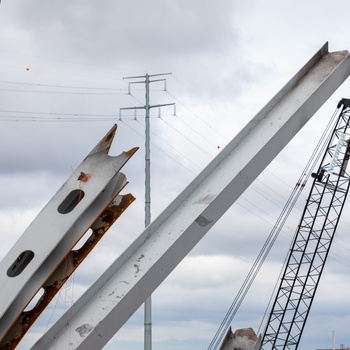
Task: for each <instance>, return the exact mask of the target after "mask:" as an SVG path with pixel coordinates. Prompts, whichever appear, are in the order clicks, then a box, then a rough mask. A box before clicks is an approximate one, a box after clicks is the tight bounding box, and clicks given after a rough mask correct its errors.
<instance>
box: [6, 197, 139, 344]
mask: <svg viewBox="0 0 350 350" xmlns="http://www.w3.org/2000/svg"><path fill="white" fill-rule="evenodd" d="M119 196H120V202H119V203H118V204H114V202H112V203H111V204H110V205H109V206H108V207H107V208H106V209H105V210H104V211H103V212H102V214H101V215H100V216H99V217H98V218H97V220H96V221H95V223H94V224H93V225H92V226H91V229H92V234H91V235H90V237H89V238H88V239H87V240H86V242H85V243H84V245H83V246H82V247H81V248H80V249H78V250H71V251H70V252H69V253H68V254H67V255H66V257H65V258H64V259H63V260H62V262H61V264H60V265H58V266H57V268H56V269H55V271H54V272H53V273H52V274H51V276H50V277H49V278H48V280H46V281H45V283H44V284H43V285H42V287H41V288H43V289H44V293H43V294H42V296H41V297H40V299H39V300H38V302H37V303H36V305H35V306H34V307H33V308H32V309H31V310H28V311H22V313H21V314H20V315H19V317H18V318H17V320H16V321H15V322H14V324H13V325H12V327H11V328H10V329H9V330H8V332H7V333H6V334H5V336H4V337H3V338H2V339H1V341H0V349H1V350H13V349H15V348H16V347H17V345H18V344H19V342H20V341H21V340H22V338H23V337H24V335H25V334H26V333H27V331H28V330H29V328H30V327H31V326H32V325H33V323H34V322H35V321H36V320H37V318H38V317H39V316H40V314H41V313H42V312H43V311H44V310H45V308H46V307H47V305H48V304H49V303H50V302H51V300H52V299H53V298H54V296H55V295H56V294H57V293H58V291H59V290H60V289H61V287H62V286H63V284H64V283H65V282H66V281H67V279H68V278H69V277H70V276H71V275H72V273H73V272H74V271H75V270H76V269H77V267H78V266H79V265H80V264H81V263H82V261H83V260H84V259H85V258H86V257H87V255H88V254H89V253H90V252H91V251H92V249H93V248H94V247H95V246H96V244H97V243H98V242H99V241H100V239H101V238H102V237H103V236H104V234H105V233H106V232H107V231H108V229H109V228H110V227H111V226H112V225H113V224H114V222H115V221H116V220H117V219H118V218H119V217H120V215H122V214H123V212H124V211H125V210H126V209H127V208H128V207H129V205H130V204H131V203H132V202H133V201H134V200H135V197H134V196H133V195H132V194H125V195H119Z"/></svg>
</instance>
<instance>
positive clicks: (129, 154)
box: [124, 147, 140, 157]
mask: <svg viewBox="0 0 350 350" xmlns="http://www.w3.org/2000/svg"><path fill="white" fill-rule="evenodd" d="M139 148H140V147H133V148H131V149H129V151H126V152H124V153H125V154H126V155H127V156H128V157H131V156H132V155H133V154H134V153H135V152H136V151H137V150H138V149H139Z"/></svg>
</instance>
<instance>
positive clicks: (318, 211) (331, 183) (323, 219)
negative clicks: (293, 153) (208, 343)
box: [262, 99, 350, 350]
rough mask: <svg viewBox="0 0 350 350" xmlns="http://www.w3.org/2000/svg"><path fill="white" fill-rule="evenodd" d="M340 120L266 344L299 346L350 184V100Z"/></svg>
mask: <svg viewBox="0 0 350 350" xmlns="http://www.w3.org/2000/svg"><path fill="white" fill-rule="evenodd" d="M338 109H339V110H338V114H339V116H338V120H337V123H336V126H335V128H334V130H332V134H331V135H330V136H331V137H330V140H329V144H328V147H327V149H326V151H325V154H324V156H323V159H322V162H321V165H320V166H319V169H318V171H317V173H313V174H312V175H313V177H314V180H313V184H312V187H311V190H310V193H309V197H308V199H307V201H306V205H305V208H304V211H303V214H302V218H301V221H300V224H299V226H298V229H297V231H296V234H295V237H294V240H293V243H292V246H291V248H290V251H289V254H288V258H287V262H286V266H285V270H284V273H283V276H282V278H281V281H280V285H279V288H278V291H277V295H276V298H275V300H274V303H273V306H272V311H271V313H270V315H269V319H268V322H267V327H266V330H265V332H264V335H263V337H262V348H263V349H264V350H267V349H288V350H295V349H297V348H298V345H299V342H300V339H301V335H302V332H303V329H304V327H305V323H306V319H307V317H308V314H309V312H310V309H311V305H312V302H313V300H314V296H315V293H316V290H317V286H318V284H319V281H320V278H321V275H322V271H323V269H324V266H325V262H326V259H327V256H328V253H329V250H330V248H331V244H332V241H333V238H334V234H335V231H336V228H337V225H338V222H339V219H340V216H341V213H342V210H343V207H344V204H345V200H346V197H347V194H348V190H349V185H350V177H349V176H350V174H349V172H348V170H347V165H348V162H349V157H350V129H349V128H350V100H348V99H342V100H341V101H340V102H339V104H338Z"/></svg>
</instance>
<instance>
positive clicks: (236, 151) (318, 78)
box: [32, 43, 350, 350]
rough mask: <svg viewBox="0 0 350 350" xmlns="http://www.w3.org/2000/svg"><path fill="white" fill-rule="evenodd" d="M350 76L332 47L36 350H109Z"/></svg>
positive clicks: (343, 56) (345, 60)
mask: <svg viewBox="0 0 350 350" xmlns="http://www.w3.org/2000/svg"><path fill="white" fill-rule="evenodd" d="M349 74H350V59H349V52H348V51H341V52H334V53H329V52H328V44H327V43H326V44H325V45H324V46H323V47H322V48H321V49H320V50H319V51H318V52H317V53H316V54H315V55H314V56H313V57H312V58H311V60H310V61H309V62H308V63H307V64H306V65H305V66H304V67H303V68H302V69H301V70H300V71H299V72H298V73H297V74H296V75H295V76H294V77H293V78H292V79H291V80H290V81H289V82H288V83H287V84H286V85H285V86H284V87H283V88H282V89H281V91H280V92H278V94H277V95H276V96H275V97H274V98H273V99H272V100H271V101H270V102H269V103H268V104H267V105H266V106H265V107H264V108H263V109H262V110H261V111H260V112H259V113H258V114H257V115H256V116H255V117H254V118H253V119H252V120H251V121H250V122H249V123H248V124H247V125H246V126H245V127H244V128H243V130H242V131H241V132H240V133H239V134H238V135H237V136H236V137H235V138H234V139H233V140H232V141H231V142H230V143H229V144H228V145H227V146H226V147H225V148H224V149H223V150H222V151H221V152H220V153H219V154H218V156H217V157H216V158H215V159H214V160H213V161H212V162H211V163H210V164H209V165H208V166H207V167H206V168H205V169H204V170H203V171H202V172H201V173H200V174H199V175H198V176H197V177H196V178H195V179H194V180H193V181H192V183H190V184H189V186H188V187H187V188H186V189H185V190H184V191H183V192H182V193H181V194H180V195H179V196H178V197H177V198H176V199H175V200H174V201H173V203H171V204H170V205H169V207H168V208H166V209H165V210H164V211H163V213H162V214H161V215H160V216H159V217H158V218H157V219H155V220H154V221H153V223H151V224H150V225H149V226H148V227H147V228H146V229H145V231H144V232H143V233H142V234H141V235H140V236H139V237H138V238H137V239H136V240H135V241H134V242H133V243H132V244H131V246H130V247H129V248H128V249H127V250H126V251H125V252H124V253H123V254H122V255H121V256H120V257H119V258H118V259H117V260H116V261H115V262H114V263H113V264H112V265H111V266H110V267H109V268H108V270H107V271H106V272H105V273H104V274H103V275H102V276H101V277H100V278H99V279H98V280H97V281H96V282H95V283H94V284H93V285H92V287H91V288H90V289H88V290H87V292H86V293H85V294H84V295H83V296H82V297H81V298H80V299H79V300H78V301H77V302H76V303H75V304H74V305H73V306H72V307H71V308H70V309H69V310H68V311H67V312H66V314H65V315H63V316H62V318H61V319H60V320H59V321H58V322H57V323H56V324H55V325H54V326H53V327H52V328H51V329H50V330H49V331H48V332H47V333H46V334H45V335H44V336H43V337H42V338H41V339H40V340H39V341H38V342H37V343H36V344H35V345H34V346H33V347H32V349H35V350H39V349H40V350H44V349H56V350H58V349H62V350H63V349H68V348H71V349H80V350H82V349H101V348H102V347H103V346H104V345H105V344H106V343H107V342H108V341H109V340H110V338H111V337H112V336H113V335H114V334H115V333H116V332H117V331H118V330H119V329H120V328H121V327H122V326H123V324H124V323H125V322H126V321H127V320H128V318H129V317H130V316H131V315H132V314H133V313H134V312H135V311H136V310H137V308H138V307H139V306H140V305H141V304H142V303H143V302H144V301H145V300H146V298H147V297H148V296H149V295H150V294H151V293H152V292H153V291H154V290H155V289H156V288H157V287H158V286H159V285H160V284H161V283H162V281H163V280H164V279H165V278H166V277H167V276H168V275H169V274H170V273H171V271H172V270H173V269H174V268H175V267H176V266H177V265H178V264H179V262H180V261H181V260H182V259H183V258H184V257H185V256H186V255H187V254H188V253H189V252H190V250H191V249H192V248H193V247H194V246H195V245H196V244H197V242H198V241H199V240H200V239H201V238H202V237H203V236H204V235H205V233H206V232H208V230H210V229H211V228H212V227H213V225H214V224H215V223H216V222H217V220H218V219H219V218H220V217H221V216H222V215H223V214H224V212H225V211H226V210H227V209H228V208H229V207H230V206H231V205H232V204H233V203H234V202H235V201H236V199H237V198H238V197H239V196H240V195H241V194H242V193H243V192H244V191H245V189H247V187H248V186H249V185H250V184H251V183H252V182H253V181H254V179H255V178H256V177H257V176H258V175H259V174H260V173H261V172H262V171H263V170H264V168H265V167H266V166H267V165H268V164H269V163H270V162H271V161H272V159H273V158H274V157H275V156H276V155H277V154H278V153H279V152H280V151H281V150H282V149H283V147H284V146H285V145H286V144H287V143H288V142H289V141H290V140H291V139H292V138H293V137H294V135H295V134H296V133H297V132H298V131H299V130H300V129H301V128H302V126H303V125H304V124H305V123H306V122H307V121H308V120H309V119H310V118H311V117H312V115H313V114H314V113H315V112H316V111H317V110H318V108H319V107H320V106H321V105H322V104H323V103H324V102H325V101H326V100H327V99H328V98H329V96H330V95H331V94H332V93H333V92H334V91H335V90H336V89H337V88H338V87H339V86H340V85H341V84H342V83H343V81H344V80H345V79H346V78H347V77H348V76H349Z"/></svg>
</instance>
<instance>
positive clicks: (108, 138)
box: [101, 124, 117, 148]
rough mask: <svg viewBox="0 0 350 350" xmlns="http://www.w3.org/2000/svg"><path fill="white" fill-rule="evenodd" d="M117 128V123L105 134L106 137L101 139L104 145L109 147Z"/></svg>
mask: <svg viewBox="0 0 350 350" xmlns="http://www.w3.org/2000/svg"><path fill="white" fill-rule="evenodd" d="M116 130H117V125H116V124H115V125H114V126H113V128H112V129H111V130H110V132H109V133H108V134H107V135H106V136H105V138H104V139H103V140H102V141H101V144H102V146H104V147H106V148H107V147H109V146H110V144H111V142H112V140H113V137H114V135H115V131H116Z"/></svg>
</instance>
